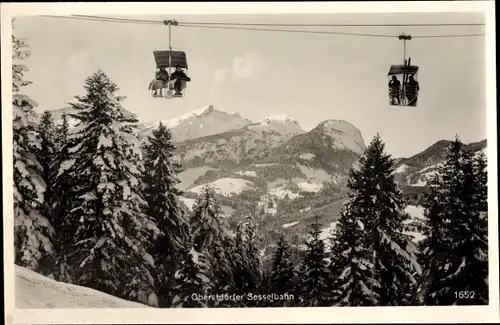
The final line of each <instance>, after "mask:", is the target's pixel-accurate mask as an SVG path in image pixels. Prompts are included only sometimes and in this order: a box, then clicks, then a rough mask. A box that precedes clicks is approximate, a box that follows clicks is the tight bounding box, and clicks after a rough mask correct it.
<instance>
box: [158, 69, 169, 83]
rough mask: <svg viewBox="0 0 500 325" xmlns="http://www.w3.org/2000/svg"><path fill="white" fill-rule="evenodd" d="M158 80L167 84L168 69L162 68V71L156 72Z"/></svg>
mask: <svg viewBox="0 0 500 325" xmlns="http://www.w3.org/2000/svg"><path fill="white" fill-rule="evenodd" d="M155 78H156V80H162V81H165V82H167V81H168V72H167V68H166V67H163V66H162V67H160V69H158V71H156V76H155Z"/></svg>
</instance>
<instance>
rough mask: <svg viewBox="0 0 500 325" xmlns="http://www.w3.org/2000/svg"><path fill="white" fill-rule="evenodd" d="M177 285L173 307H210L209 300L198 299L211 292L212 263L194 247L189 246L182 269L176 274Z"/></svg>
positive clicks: (174, 289) (183, 259) (174, 290)
mask: <svg viewBox="0 0 500 325" xmlns="http://www.w3.org/2000/svg"><path fill="white" fill-rule="evenodd" d="M175 278H176V280H177V281H176V283H178V284H177V286H176V287H175V288H173V290H172V291H173V292H174V294H175V295H174V298H173V299H172V305H173V307H179V308H186V307H208V304H207V301H205V300H203V299H196V298H195V297H194V295H199V296H203V295H205V294H208V293H210V291H211V290H210V288H211V285H212V284H211V281H210V265H209V261H208V259H207V258H206V257H205V256H204V255H203V254H201V253H199V252H197V251H195V250H194V249H193V248H189V246H188V247H187V250H186V252H185V256H184V257H183V258H182V264H181V267H180V269H179V270H178V271H177V272H176V274H175Z"/></svg>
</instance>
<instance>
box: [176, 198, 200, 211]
mask: <svg viewBox="0 0 500 325" xmlns="http://www.w3.org/2000/svg"><path fill="white" fill-rule="evenodd" d="M179 200H181V201H182V203H184V204H185V205H186V206H187V208H188V209H189V210H191V211H193V207H194V205H195V204H196V200H195V199H190V198H187V197H183V196H180V197H179Z"/></svg>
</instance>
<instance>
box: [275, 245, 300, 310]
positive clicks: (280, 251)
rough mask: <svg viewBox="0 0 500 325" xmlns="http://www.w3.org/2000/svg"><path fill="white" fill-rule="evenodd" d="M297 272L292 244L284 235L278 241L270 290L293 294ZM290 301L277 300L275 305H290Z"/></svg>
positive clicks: (277, 292)
mask: <svg viewBox="0 0 500 325" xmlns="http://www.w3.org/2000/svg"><path fill="white" fill-rule="evenodd" d="M295 281H296V274H295V269H294V263H293V260H292V253H291V248H290V244H289V243H288V241H287V240H286V238H285V236H284V235H281V237H280V240H279V241H278V244H277V248H276V252H275V253H274V257H273V266H272V269H271V274H270V292H272V293H276V294H285V293H288V294H293V293H294V290H295V288H294V284H295ZM289 303H290V302H286V301H285V302H283V301H275V302H273V304H272V305H273V306H276V307H278V306H283V305H285V306H286V305H288V304H289Z"/></svg>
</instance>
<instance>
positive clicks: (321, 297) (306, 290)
mask: <svg viewBox="0 0 500 325" xmlns="http://www.w3.org/2000/svg"><path fill="white" fill-rule="evenodd" d="M320 234H321V225H320V224H319V223H318V217H316V218H315V221H314V223H313V224H312V230H311V231H310V233H309V236H310V238H309V240H308V241H307V242H306V246H307V248H306V255H305V257H304V259H303V260H302V263H301V267H300V275H299V276H300V280H299V281H298V282H297V285H298V288H297V289H296V292H297V293H298V294H299V297H298V298H299V304H300V306H302V307H321V306H326V305H327V288H328V287H327V285H328V270H327V265H326V262H325V258H326V254H325V243H324V242H323V240H322V239H321V238H320Z"/></svg>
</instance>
